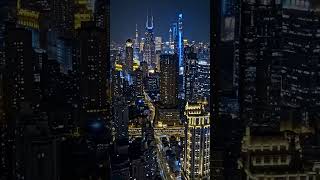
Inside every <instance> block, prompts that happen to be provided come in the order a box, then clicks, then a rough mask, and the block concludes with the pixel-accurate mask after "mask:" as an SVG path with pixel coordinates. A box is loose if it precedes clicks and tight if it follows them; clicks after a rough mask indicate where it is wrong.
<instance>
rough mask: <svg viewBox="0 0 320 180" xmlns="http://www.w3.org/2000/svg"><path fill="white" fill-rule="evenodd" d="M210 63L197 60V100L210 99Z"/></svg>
mask: <svg viewBox="0 0 320 180" xmlns="http://www.w3.org/2000/svg"><path fill="white" fill-rule="evenodd" d="M210 79H211V78H210V63H209V62H208V61H207V60H204V59H199V60H198V63H197V82H196V85H195V87H196V93H197V94H196V97H197V99H205V100H209V99H210Z"/></svg>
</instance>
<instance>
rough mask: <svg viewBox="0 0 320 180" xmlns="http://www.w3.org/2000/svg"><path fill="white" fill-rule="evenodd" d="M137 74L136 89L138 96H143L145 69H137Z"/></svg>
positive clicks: (135, 72) (135, 73)
mask: <svg viewBox="0 0 320 180" xmlns="http://www.w3.org/2000/svg"><path fill="white" fill-rule="evenodd" d="M134 75H135V82H134V85H135V91H136V97H143V79H144V78H143V71H142V70H141V69H137V70H135V71H134Z"/></svg>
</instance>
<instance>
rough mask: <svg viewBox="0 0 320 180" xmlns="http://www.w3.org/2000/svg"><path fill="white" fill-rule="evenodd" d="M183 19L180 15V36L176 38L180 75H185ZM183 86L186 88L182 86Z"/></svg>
mask: <svg viewBox="0 0 320 180" xmlns="http://www.w3.org/2000/svg"><path fill="white" fill-rule="evenodd" d="M183 37H184V34H183V17H182V14H179V18H178V34H177V38H176V44H177V54H178V57H179V74H180V75H183V73H184V70H183V68H184V58H183V55H184V50H183V49H184V45H183ZM182 86H184V85H183V84H182Z"/></svg>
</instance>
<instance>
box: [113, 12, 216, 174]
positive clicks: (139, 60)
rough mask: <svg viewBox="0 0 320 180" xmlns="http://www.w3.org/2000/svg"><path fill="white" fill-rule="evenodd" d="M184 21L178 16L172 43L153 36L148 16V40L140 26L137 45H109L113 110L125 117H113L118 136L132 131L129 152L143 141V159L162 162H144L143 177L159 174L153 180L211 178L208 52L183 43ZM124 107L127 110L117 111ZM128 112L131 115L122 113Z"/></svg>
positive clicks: (204, 47) (205, 46) (203, 46)
mask: <svg viewBox="0 0 320 180" xmlns="http://www.w3.org/2000/svg"><path fill="white" fill-rule="evenodd" d="M182 17H183V16H182V14H179V16H178V20H177V22H175V23H173V24H172V26H170V30H169V37H168V41H164V39H165V38H163V37H158V36H155V34H156V32H154V24H155V23H154V18H153V17H152V16H151V17H150V16H147V21H146V25H145V33H144V37H142V38H141V39H140V38H139V32H138V29H137V26H136V32H135V38H133V40H132V39H128V40H127V41H126V42H123V43H120V44H121V45H117V44H111V62H112V74H113V78H112V81H113V82H112V85H113V89H112V90H113V99H114V100H113V109H115V111H116V112H120V114H122V115H120V116H119V115H117V116H114V118H115V119H114V131H115V132H114V133H115V137H118V136H117V134H119V135H122V134H123V132H124V131H128V132H129V133H128V136H127V137H123V139H125V141H127V142H129V145H128V146H129V148H130V146H133V144H132V142H137V139H139V138H142V146H143V148H142V149H140V151H141V152H139V154H144V155H145V156H146V157H154V158H157V159H158V162H159V163H154V162H153V161H152V158H151V159H148V160H147V159H145V160H144V161H145V162H146V163H147V165H145V167H147V168H146V169H144V171H145V172H146V171H147V170H150V169H154V170H155V171H154V172H149V173H146V174H148V176H149V177H156V176H157V174H159V172H160V175H161V176H163V177H166V178H168V177H171V176H172V177H175V178H178V179H179V178H181V177H182V176H183V178H187V179H198V178H202V179H206V178H209V172H210V171H209V148H210V146H209V144H210V140H209V137H210V123H209V122H210V121H209V117H210V114H209V113H208V111H209V106H208V101H209V99H210V98H209V97H210V62H209V46H208V44H206V43H202V42H199V43H196V42H191V43H189V42H188V40H187V39H184V36H183V18H182ZM120 101H121V102H122V103H121V104H122V105H124V106H126V108H124V107H123V106H122V105H121V106H119V107H118V105H117V104H119V102H120ZM187 102H189V103H190V104H189V105H187ZM195 107H197V108H198V109H196V110H194V109H193V108H195ZM127 108H129V109H131V110H130V111H131V112H132V113H131V114H130V113H129V112H127V111H124V110H123V109H127ZM195 111H199V112H198V113H195ZM116 114H118V113H116ZM119 117H120V118H119ZM187 117H189V118H190V119H193V120H192V121H191V120H187V119H188V118H187ZM200 119H201V120H200ZM120 122H121V123H120ZM119 124H121V125H122V124H124V126H122V127H121V128H119ZM126 125H127V126H126ZM146 127H149V128H148V129H149V130H148V132H149V133H147V132H146V131H145V130H146ZM193 131H196V132H193ZM187 132H188V133H187ZM190 133H191V134H190ZM150 134H152V135H150ZM146 136H148V138H147V137H146ZM147 139H148V140H147ZM199 143H201V144H202V143H204V144H203V145H201V147H200V146H198V145H197V144H199ZM145 147H148V150H147V149H145ZM136 151H139V150H136ZM202 155H203V156H204V157H203V158H204V159H203V160H204V162H203V163H200V162H199V161H200V159H202V157H201V156H202ZM126 159H128V158H126ZM201 161H202V160H201ZM167 166H169V167H170V168H169V170H167ZM182 172H185V173H182ZM131 177H132V178H135V177H133V176H131ZM141 178H142V177H140V178H138V179H141Z"/></svg>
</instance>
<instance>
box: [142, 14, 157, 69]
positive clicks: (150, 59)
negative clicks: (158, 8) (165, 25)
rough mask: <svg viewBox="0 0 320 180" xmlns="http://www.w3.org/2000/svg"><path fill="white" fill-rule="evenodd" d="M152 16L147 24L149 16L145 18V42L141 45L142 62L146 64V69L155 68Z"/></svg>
mask: <svg viewBox="0 0 320 180" xmlns="http://www.w3.org/2000/svg"><path fill="white" fill-rule="evenodd" d="M153 29H154V26H153V16H151V21H150V22H149V15H148V16H147V22H146V32H145V42H144V45H143V61H144V62H147V64H148V67H149V68H150V69H152V68H153V67H155V65H156V64H155V57H156V56H155V53H156V51H155V42H154V33H153Z"/></svg>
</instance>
